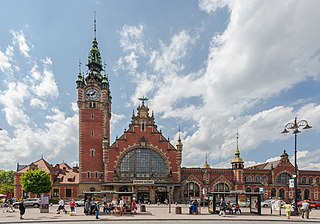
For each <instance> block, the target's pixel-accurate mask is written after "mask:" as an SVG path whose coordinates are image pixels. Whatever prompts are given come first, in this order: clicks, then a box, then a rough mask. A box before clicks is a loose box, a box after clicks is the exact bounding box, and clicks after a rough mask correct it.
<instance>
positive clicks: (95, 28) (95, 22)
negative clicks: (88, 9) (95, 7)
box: [93, 11, 97, 39]
mask: <svg viewBox="0 0 320 224" xmlns="http://www.w3.org/2000/svg"><path fill="white" fill-rule="evenodd" d="M96 14H97V12H96V11H94V20H93V32H94V39H96V37H97V36H96V34H97V20H96Z"/></svg>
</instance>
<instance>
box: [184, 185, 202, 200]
mask: <svg viewBox="0 0 320 224" xmlns="http://www.w3.org/2000/svg"><path fill="white" fill-rule="evenodd" d="M183 194H184V197H185V198H190V197H200V187H199V185H198V184H197V183H195V182H189V183H187V184H185V185H184V189H183Z"/></svg>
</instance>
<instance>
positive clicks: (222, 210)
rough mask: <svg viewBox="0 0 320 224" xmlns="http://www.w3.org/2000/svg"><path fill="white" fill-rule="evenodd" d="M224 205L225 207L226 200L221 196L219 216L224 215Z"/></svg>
mask: <svg viewBox="0 0 320 224" xmlns="http://www.w3.org/2000/svg"><path fill="white" fill-rule="evenodd" d="M226 207H227V204H226V202H225V201H224V200H223V199H222V198H221V202H220V213H219V216H220V215H221V216H223V217H225V216H226Z"/></svg>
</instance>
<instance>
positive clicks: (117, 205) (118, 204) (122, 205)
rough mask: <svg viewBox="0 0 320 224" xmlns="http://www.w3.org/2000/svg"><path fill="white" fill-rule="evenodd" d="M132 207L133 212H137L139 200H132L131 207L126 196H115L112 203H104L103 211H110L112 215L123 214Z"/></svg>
mask: <svg viewBox="0 0 320 224" xmlns="http://www.w3.org/2000/svg"><path fill="white" fill-rule="evenodd" d="M128 209H131V212H132V213H137V202H136V200H135V199H133V200H132V202H131V207H129V205H128V204H127V202H126V200H125V199H124V198H119V199H117V198H113V199H112V201H111V202H110V203H107V202H104V203H103V211H104V212H105V213H110V214H111V215H117V214H119V215H120V216H123V215H124V213H125V212H126V210H128Z"/></svg>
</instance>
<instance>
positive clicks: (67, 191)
mask: <svg viewBox="0 0 320 224" xmlns="http://www.w3.org/2000/svg"><path fill="white" fill-rule="evenodd" d="M71 193H72V191H71V189H66V197H68V198H70V197H71V196H72V194H71Z"/></svg>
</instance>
